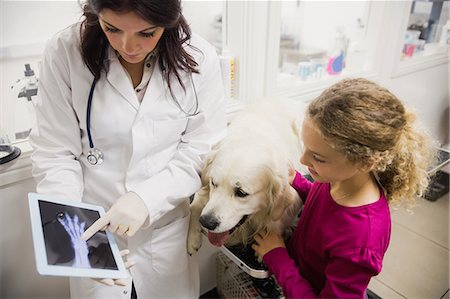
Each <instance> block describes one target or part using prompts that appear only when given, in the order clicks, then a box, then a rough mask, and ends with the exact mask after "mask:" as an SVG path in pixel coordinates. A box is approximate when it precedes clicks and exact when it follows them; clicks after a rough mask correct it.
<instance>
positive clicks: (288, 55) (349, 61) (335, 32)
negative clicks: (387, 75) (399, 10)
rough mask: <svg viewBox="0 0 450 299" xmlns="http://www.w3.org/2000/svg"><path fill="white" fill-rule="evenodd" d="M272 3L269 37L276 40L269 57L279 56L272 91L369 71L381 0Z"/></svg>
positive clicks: (370, 69)
mask: <svg viewBox="0 0 450 299" xmlns="http://www.w3.org/2000/svg"><path fill="white" fill-rule="evenodd" d="M271 6H272V7H271V11H272V17H271V25H269V28H275V29H272V33H270V36H272V37H274V38H275V40H276V42H275V43H274V44H275V45H273V46H272V52H271V53H269V57H270V56H274V55H277V56H278V60H277V61H276V62H275V64H276V65H273V64H272V73H273V74H275V75H274V76H272V78H271V79H270V81H269V82H274V84H273V83H270V84H271V85H272V86H273V88H272V90H271V92H272V93H275V94H276V93H280V92H281V93H283V92H286V91H289V90H297V92H301V91H300V90H307V89H309V88H312V87H313V86H323V85H325V84H327V83H330V81H331V82H333V81H336V80H339V79H341V78H343V77H346V76H356V75H361V74H367V73H370V72H373V70H374V68H375V64H376V61H375V55H376V46H377V42H378V40H379V38H380V34H381V30H380V29H379V25H380V23H381V22H382V21H381V20H382V18H381V16H382V13H380V11H381V10H382V9H383V5H382V4H379V3H377V2H374V1H300V0H298V1H278V2H276V3H271ZM269 30H270V29H269ZM268 64H269V65H270V64H271V62H270V61H269V60H268Z"/></svg>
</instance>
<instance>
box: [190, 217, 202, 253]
mask: <svg viewBox="0 0 450 299" xmlns="http://www.w3.org/2000/svg"><path fill="white" fill-rule="evenodd" d="M200 247H202V228H201V226H200V223H199V224H193V223H191V225H190V226H189V232H188V237H187V252H188V253H189V255H193V254H194V253H196V252H197V251H198V250H199V249H200Z"/></svg>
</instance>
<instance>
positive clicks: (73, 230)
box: [29, 193, 126, 278]
mask: <svg viewBox="0 0 450 299" xmlns="http://www.w3.org/2000/svg"><path fill="white" fill-rule="evenodd" d="M29 198H30V212H31V222H32V228H33V240H34V246H35V253H36V263H37V268H38V272H39V273H40V274H44V275H62V276H86V277H99V278H124V277H126V271H124V266H123V262H122V258H121V257H120V254H119V251H118V247H117V245H116V243H115V240H114V237H113V235H112V234H110V233H109V232H103V231H99V232H97V233H96V234H95V235H94V236H92V237H91V238H90V239H89V240H87V241H84V240H81V239H80V237H81V235H82V234H83V232H84V231H85V229H86V228H88V227H89V226H91V225H92V224H93V223H94V222H95V221H96V220H97V219H98V218H100V215H101V214H103V213H104V212H103V209H102V208H101V207H98V206H94V205H88V204H83V203H78V202H70V201H65V200H61V199H56V198H50V197H48V196H44V195H39V194H36V193H30V195H29Z"/></svg>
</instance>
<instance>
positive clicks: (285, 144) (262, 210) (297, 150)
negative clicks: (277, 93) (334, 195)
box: [187, 99, 304, 254]
mask: <svg viewBox="0 0 450 299" xmlns="http://www.w3.org/2000/svg"><path fill="white" fill-rule="evenodd" d="M303 111H304V108H303V106H301V105H300V104H299V103H297V102H294V101H291V100H273V99H272V100H271V101H269V100H266V101H264V102H263V103H261V102H258V105H252V106H251V107H248V108H246V109H244V111H243V112H241V113H240V114H239V115H238V116H236V117H235V118H234V119H233V120H232V122H231V124H230V126H229V128H228V134H227V136H226V137H225V138H224V139H223V140H222V141H221V142H220V144H219V145H218V147H217V149H215V150H214V151H213V152H212V153H211V155H210V156H209V157H208V158H207V159H206V162H205V166H204V168H203V171H202V185H203V186H202V188H201V189H200V190H199V191H198V192H197V193H196V194H195V196H194V200H193V202H192V204H191V219H190V226H189V234H188V240H187V247H188V252H189V253H190V254H193V253H195V252H196V251H198V249H199V248H200V246H201V243H202V237H201V230H202V226H203V227H204V228H206V229H207V230H208V231H209V232H208V239H209V241H210V242H211V244H213V245H215V246H222V245H224V244H227V245H234V244H237V243H243V244H244V245H245V244H247V243H249V242H251V240H252V237H253V236H254V235H255V234H256V233H259V232H262V231H265V230H268V231H275V232H277V233H279V234H283V235H284V236H286V235H287V234H289V233H291V232H292V227H293V225H294V224H295V220H296V216H297V215H298V213H299V211H300V208H301V200H300V198H299V195H298V193H297V192H296V191H295V190H294V189H293V188H292V187H291V186H290V185H289V182H288V172H289V164H290V163H291V164H292V165H293V166H294V167H295V168H296V169H299V168H300V165H299V163H298V161H299V158H300V155H301V151H302V147H301V142H300V135H299V132H300V126H301V121H302V115H303Z"/></svg>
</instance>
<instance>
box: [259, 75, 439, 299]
mask: <svg viewBox="0 0 450 299" xmlns="http://www.w3.org/2000/svg"><path fill="white" fill-rule="evenodd" d="M413 120H414V117H413V115H412V114H410V113H408V112H406V111H405V108H404V106H403V105H402V103H401V102H400V101H399V100H398V99H397V98H396V97H395V96H394V95H393V94H392V93H390V92H389V91H388V90H387V89H385V88H382V87H380V86H378V85H377V84H375V83H373V82H370V81H368V80H366V79H347V80H343V81H341V82H339V83H337V84H335V85H333V86H331V87H330V88H328V89H327V90H325V91H324V92H323V93H322V94H321V95H320V96H319V97H318V98H317V99H316V100H314V101H313V102H312V103H311V104H310V105H309V106H308V109H307V112H306V116H305V121H304V123H303V128H302V139H303V143H304V153H303V155H302V157H301V159H300V162H301V163H302V164H304V165H305V166H307V167H308V169H309V172H310V174H311V176H312V178H313V179H314V183H311V182H309V181H308V180H306V179H305V178H304V177H303V176H302V175H301V174H300V173H298V172H296V171H294V170H291V185H292V186H293V187H294V188H295V189H296V190H297V192H298V193H299V194H300V196H301V197H302V198H306V200H305V205H304V208H303V211H302V214H301V216H300V219H299V222H298V225H297V228H296V230H295V232H294V234H293V235H292V237H291V239H290V240H289V242H288V244H287V246H285V243H284V241H283V239H282V238H281V237H280V236H278V235H276V234H273V233H270V232H269V233H267V234H263V235H261V234H260V235H257V236H255V241H256V243H255V244H254V245H253V246H252V247H253V249H254V250H255V251H256V253H257V254H258V256H259V257H260V258H263V260H264V262H265V263H266V264H267V266H268V268H269V269H270V271H271V272H272V273H273V274H274V276H275V278H276V279H277V281H278V283H279V284H280V286H281V287H282V289H283V291H284V293H285V295H286V297H287V298H365V297H366V296H367V295H366V289H367V286H368V284H369V281H370V279H371V277H372V276H375V275H377V274H378V273H380V271H381V267H382V261H383V256H384V254H385V252H386V250H387V248H388V245H389V239H390V234H391V219H390V211H389V204H390V203H400V202H406V203H407V204H412V203H413V201H414V197H415V196H417V195H420V194H422V192H424V191H425V189H426V187H427V185H428V176H427V169H428V168H429V166H430V165H431V163H432V161H433V156H434V151H433V150H432V143H431V142H429V140H428V139H427V137H426V135H424V134H421V133H419V132H417V131H415V130H414V129H413V127H412V124H413ZM286 247H287V248H286Z"/></svg>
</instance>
